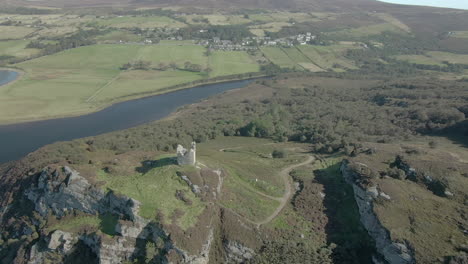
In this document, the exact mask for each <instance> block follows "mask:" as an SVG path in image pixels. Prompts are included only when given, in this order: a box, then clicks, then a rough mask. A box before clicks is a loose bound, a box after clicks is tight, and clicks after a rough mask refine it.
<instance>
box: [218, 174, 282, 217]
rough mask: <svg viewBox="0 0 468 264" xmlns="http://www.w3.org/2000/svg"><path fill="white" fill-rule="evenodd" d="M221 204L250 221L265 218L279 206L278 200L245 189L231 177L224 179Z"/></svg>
mask: <svg viewBox="0 0 468 264" xmlns="http://www.w3.org/2000/svg"><path fill="white" fill-rule="evenodd" d="M221 204H222V205H223V206H224V207H227V208H229V209H232V210H234V211H235V212H237V213H239V214H241V215H242V216H244V217H247V218H248V219H249V220H252V221H261V220H263V219H265V218H266V217H268V216H269V215H270V214H272V213H273V212H274V211H275V209H276V208H277V207H278V206H279V202H278V201H275V200H271V199H268V198H266V197H263V196H261V195H258V194H256V193H254V192H252V191H250V190H248V189H245V188H244V187H243V186H242V185H239V184H238V183H237V182H236V181H235V180H234V179H233V178H231V177H229V178H227V179H226V180H225V181H224V188H223V199H222V201H221Z"/></svg>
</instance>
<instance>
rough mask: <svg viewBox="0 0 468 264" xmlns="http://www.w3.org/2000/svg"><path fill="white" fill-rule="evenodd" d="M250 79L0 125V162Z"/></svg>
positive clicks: (125, 124)
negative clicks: (78, 113) (83, 112)
mask: <svg viewBox="0 0 468 264" xmlns="http://www.w3.org/2000/svg"><path fill="white" fill-rule="evenodd" d="M251 82H252V80H244V81H233V82H227V83H219V84H211V85H202V86H198V87H194V88H190V89H185V90H180V91H175V92H171V93H167V94H162V95H156V96H151V97H146V98H142V99H137V100H131V101H127V102H122V103H118V104H115V105H112V106H110V107H108V108H106V109H104V110H102V111H99V112H96V113H92V114H88V115H83V116H78V117H70V118H60V119H51V120H44V121H37V122H28V123H20V124H12V125H0V163H4V162H7V161H11V160H16V159H19V158H21V157H23V156H25V155H26V154H28V153H30V152H32V151H35V150H36V149H38V148H40V147H42V146H44V145H47V144H50V143H53V142H57V141H67V140H72V139H76V138H82V137H88V136H95V135H99V134H103V133H107V132H111V131H116V130H121V129H125V128H129V127H133V126H137V125H141V124H144V123H147V122H150V121H154V120H159V119H161V118H164V117H166V116H168V115H169V114H170V113H172V112H173V111H174V110H176V109H177V108H178V107H180V106H183V105H187V104H192V103H196V102H198V101H200V100H202V99H205V98H207V97H209V96H212V95H215V94H219V93H222V92H224V91H228V90H231V89H236V88H241V87H244V86H246V85H248V84H249V83H251Z"/></svg>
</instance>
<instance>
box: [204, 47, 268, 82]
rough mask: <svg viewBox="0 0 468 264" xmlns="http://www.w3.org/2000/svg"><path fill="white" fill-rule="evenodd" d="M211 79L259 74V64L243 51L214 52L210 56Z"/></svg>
mask: <svg viewBox="0 0 468 264" xmlns="http://www.w3.org/2000/svg"><path fill="white" fill-rule="evenodd" d="M209 62H210V65H209V66H210V68H211V69H213V71H212V72H211V74H210V77H219V76H223V75H232V74H240V73H245V72H257V71H259V70H260V68H259V66H258V64H257V63H256V62H255V61H253V60H252V58H250V56H249V55H248V54H247V53H246V52H243V51H214V52H212V55H211V56H210V60H209Z"/></svg>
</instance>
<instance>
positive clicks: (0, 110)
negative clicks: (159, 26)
mask: <svg viewBox="0 0 468 264" xmlns="http://www.w3.org/2000/svg"><path fill="white" fill-rule="evenodd" d="M22 44H23V45H24V43H22ZM5 46H6V47H9V48H10V49H11V48H14V47H13V43H8V45H5ZM0 47H1V46H0ZM20 51H21V50H20ZM205 51H206V50H205V48H204V47H201V46H196V45H182V46H180V45H122V44H114V45H110V44H109V45H93V46H86V47H80V48H76V49H71V50H66V51H63V52H60V53H57V54H53V55H49V56H45V57H41V58H37V59H33V60H30V61H26V62H23V63H20V64H16V65H15V66H17V67H19V68H21V69H23V70H24V72H25V73H26V74H25V76H24V77H23V78H22V79H21V80H19V81H17V82H15V83H13V84H11V85H8V86H3V87H1V88H0V123H7V122H19V121H24V120H35V119H43V118H53V117H61V116H69V115H78V114H84V113H89V112H93V111H96V110H98V109H101V108H102V107H105V106H107V105H109V104H111V103H114V102H118V101H122V100H124V98H134V97H136V96H135V94H143V93H146V94H148V93H153V94H154V93H158V92H159V91H160V90H161V89H164V88H167V87H169V86H173V85H177V84H183V83H189V82H192V81H196V80H200V79H203V78H206V77H207V76H206V74H205V73H195V72H189V71H181V70H167V71H156V70H149V71H121V70H120V69H119V68H120V67H121V66H122V65H123V64H125V63H127V62H130V61H135V60H146V61H150V62H152V63H153V65H154V66H157V65H158V64H159V63H165V64H169V63H171V62H175V63H176V64H177V65H178V66H179V67H183V65H184V63H185V62H187V61H190V62H191V63H195V64H200V65H201V66H202V67H203V68H206V67H207V66H208V63H210V67H211V68H212V69H213V71H212V72H211V74H210V77H219V76H223V75H232V74H241V73H246V72H257V71H259V66H258V65H257V63H256V62H254V61H253V60H252V59H251V58H250V56H249V55H248V54H247V53H246V52H241V51H239V52H237V51H236V52H223V51H216V52H213V54H212V55H211V56H210V57H207V56H206V55H205ZM25 105H28V107H24V106H25Z"/></svg>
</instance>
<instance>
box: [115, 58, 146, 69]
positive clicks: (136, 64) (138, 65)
mask: <svg viewBox="0 0 468 264" xmlns="http://www.w3.org/2000/svg"><path fill="white" fill-rule="evenodd" d="M120 69H121V70H149V69H151V62H150V61H144V60H137V61H133V62H128V63H125V64H124V65H122V67H120Z"/></svg>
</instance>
